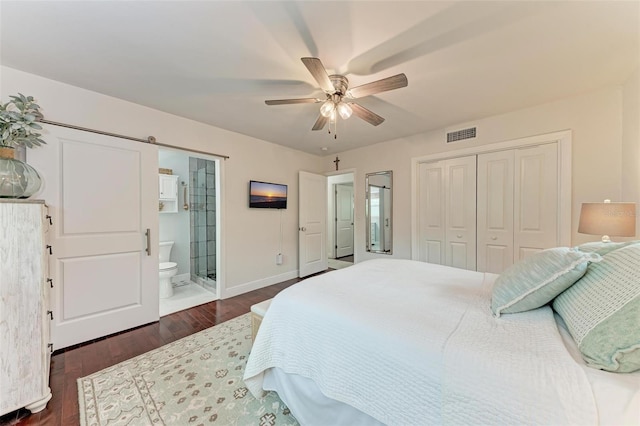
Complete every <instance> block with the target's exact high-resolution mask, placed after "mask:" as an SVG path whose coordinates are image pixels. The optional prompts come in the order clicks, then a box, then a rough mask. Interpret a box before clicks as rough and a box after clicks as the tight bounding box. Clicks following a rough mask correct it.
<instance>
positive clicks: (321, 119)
mask: <svg viewBox="0 0 640 426" xmlns="http://www.w3.org/2000/svg"><path fill="white" fill-rule="evenodd" d="M327 121H329V117H325V116H324V115H322V114H320V115H319V116H318V119H317V120H316V124H314V125H313V127H312V128H311V130H322V128H323V127H324V125H325V124H327Z"/></svg>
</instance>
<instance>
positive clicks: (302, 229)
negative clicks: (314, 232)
mask: <svg viewBox="0 0 640 426" xmlns="http://www.w3.org/2000/svg"><path fill="white" fill-rule="evenodd" d="M298 230H300V231H302V232H305V231H306V230H307V228H305V227H304V226H301V227H300V228H298Z"/></svg>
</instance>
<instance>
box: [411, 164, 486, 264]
mask: <svg viewBox="0 0 640 426" xmlns="http://www.w3.org/2000/svg"><path fill="white" fill-rule="evenodd" d="M419 173H420V184H419V196H418V200H419V201H418V202H419V206H418V209H419V228H420V229H419V238H420V242H419V259H420V260H421V261H423V262H429V263H437V264H441V265H448V266H455V267H458V268H464V269H471V270H474V269H475V268H476V156H475V155H473V156H469V157H462V158H454V159H450V160H442V161H438V162H434V163H423V164H420V166H419Z"/></svg>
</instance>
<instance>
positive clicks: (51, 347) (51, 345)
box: [47, 343, 53, 353]
mask: <svg viewBox="0 0 640 426" xmlns="http://www.w3.org/2000/svg"><path fill="white" fill-rule="evenodd" d="M47 347H48V348H49V353H53V343H49V344H47Z"/></svg>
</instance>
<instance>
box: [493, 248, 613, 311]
mask: <svg viewBox="0 0 640 426" xmlns="http://www.w3.org/2000/svg"><path fill="white" fill-rule="evenodd" d="M601 259H602V257H601V256H600V255H599V254H597V253H583V252H581V251H579V250H577V249H575V248H569V247H556V248H551V249H546V250H542V251H540V252H538V253H535V254H533V255H531V256H529V257H527V258H525V259H523V260H521V261H520V262H517V263H515V264H513V265H511V266H510V267H509V268H507V269H506V270H505V271H504V272H503V273H502V274H500V276H499V277H498V279H497V280H496V282H495V283H494V285H493V291H492V295H491V310H492V311H493V314H494V315H495V316H497V317H499V316H500V314H502V313H508V314H512V313H516V312H524V311H529V310H531V309H536V308H539V307H541V306H544V305H545V304H547V303H549V302H550V301H552V300H553V298H554V297H556V296H557V295H558V294H560V293H562V292H563V291H564V290H566V289H567V288H569V286H571V285H572V284H573V283H574V282H576V281H577V280H578V279H580V277H582V276H583V275H584V273H585V272H586V271H587V266H588V264H589V262H599V261H600V260H601Z"/></svg>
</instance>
